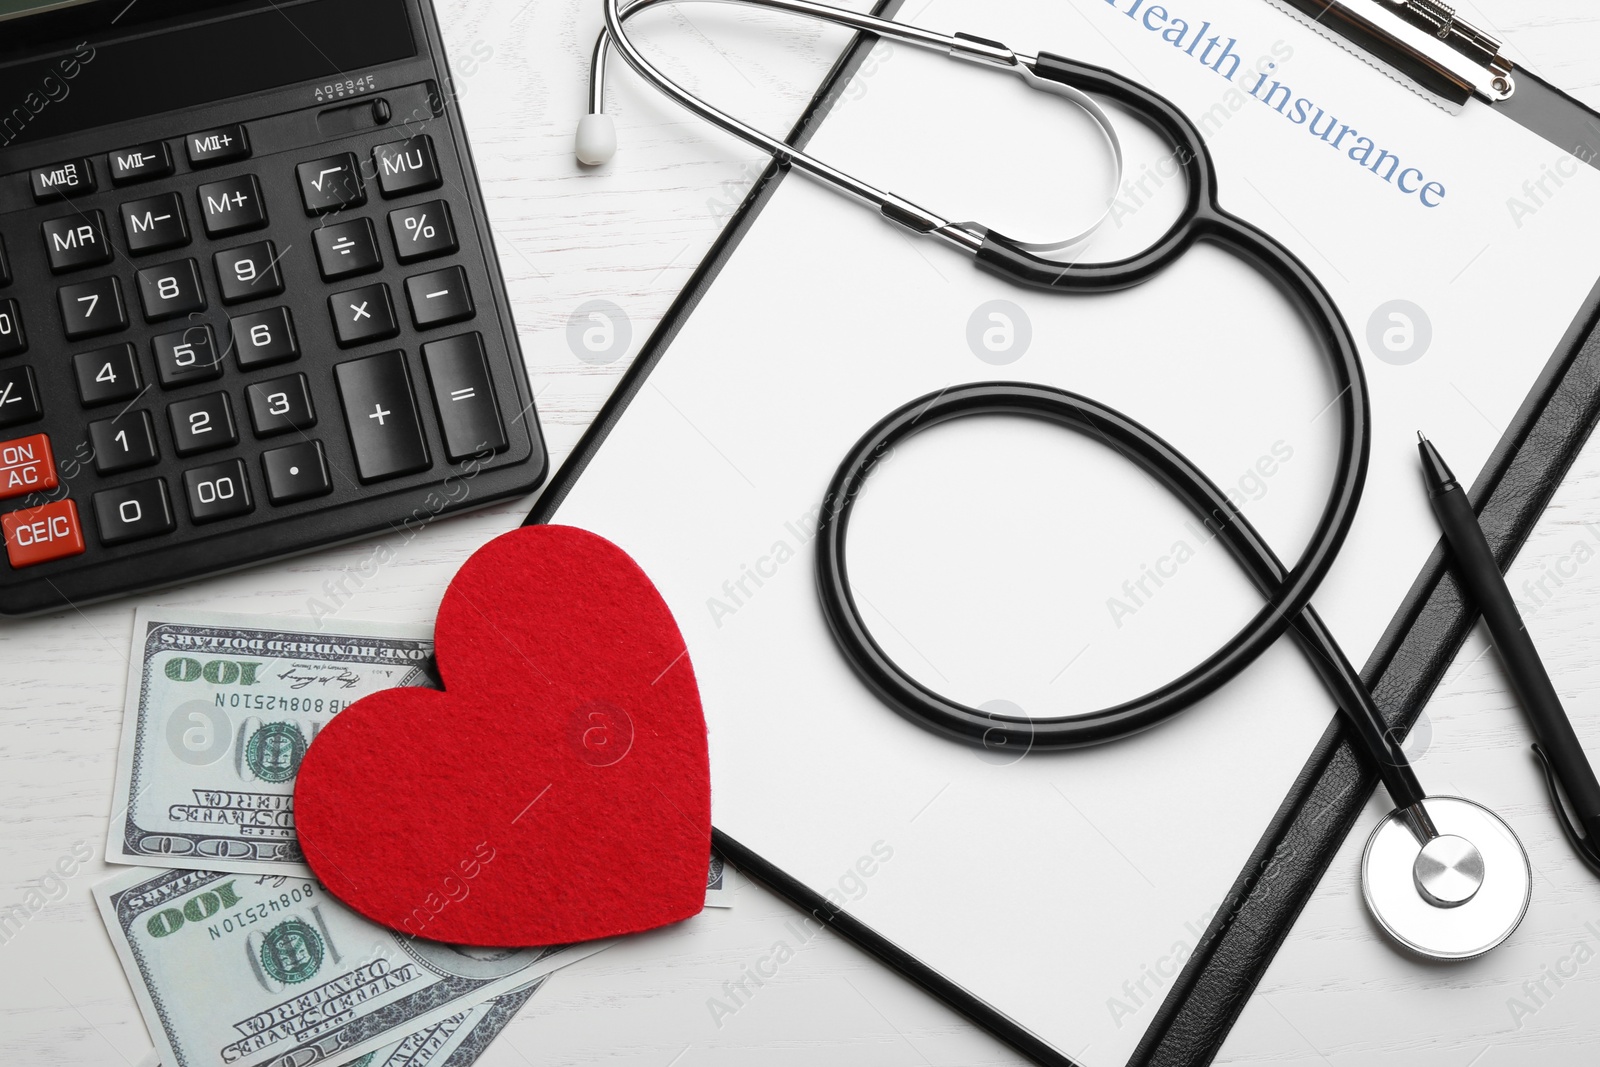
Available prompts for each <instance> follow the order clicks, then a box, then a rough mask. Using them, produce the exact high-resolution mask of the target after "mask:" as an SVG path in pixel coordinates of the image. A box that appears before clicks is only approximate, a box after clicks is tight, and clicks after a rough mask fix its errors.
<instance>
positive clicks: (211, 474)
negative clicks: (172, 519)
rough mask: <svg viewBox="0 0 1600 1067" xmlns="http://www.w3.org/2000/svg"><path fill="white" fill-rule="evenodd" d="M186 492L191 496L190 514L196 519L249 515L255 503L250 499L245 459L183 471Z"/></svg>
mask: <svg viewBox="0 0 1600 1067" xmlns="http://www.w3.org/2000/svg"><path fill="white" fill-rule="evenodd" d="M183 492H184V495H185V496H187V497H188V498H189V517H190V518H192V519H193V520H194V521H195V522H197V523H199V522H216V521H217V520H218V519H231V518H233V517H234V516H236V515H248V514H249V513H250V512H252V511H254V510H255V507H256V506H255V504H254V503H252V502H251V500H250V477H249V475H247V474H246V473H245V470H244V460H242V459H227V460H223V461H222V462H221V463H212V464H210V465H209V466H205V467H196V468H195V469H194V470H190V471H184V472H183Z"/></svg>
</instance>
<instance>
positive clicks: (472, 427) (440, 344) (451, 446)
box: [422, 333, 507, 461]
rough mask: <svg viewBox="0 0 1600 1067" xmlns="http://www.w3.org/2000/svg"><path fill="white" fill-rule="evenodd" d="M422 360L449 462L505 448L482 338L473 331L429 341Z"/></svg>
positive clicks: (504, 438) (505, 442) (504, 431)
mask: <svg viewBox="0 0 1600 1067" xmlns="http://www.w3.org/2000/svg"><path fill="white" fill-rule="evenodd" d="M422 363H423V366H425V367H426V368H427V369H428V381H429V382H430V383H431V384H432V385H433V404H434V407H435V408H436V409H437V410H438V412H439V424H440V425H441V426H443V427H444V450H445V454H446V455H448V456H449V457H450V459H451V460H452V461H459V460H463V459H466V458H467V457H468V456H481V455H483V454H484V453H486V452H501V451H504V450H505V448H506V445H507V441H506V428H505V425H504V424H503V423H501V421H500V405H499V404H498V403H496V402H495V395H494V384H493V383H492V382H491V381H490V380H489V360H488V357H486V356H485V355H484V351H483V338H481V337H479V336H478V335H477V334H475V333H468V334H462V335H461V336H460V337H448V338H446V339H444V340H443V341H430V342H428V343H427V344H425V345H423V346H422Z"/></svg>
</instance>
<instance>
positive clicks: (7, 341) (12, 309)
mask: <svg viewBox="0 0 1600 1067" xmlns="http://www.w3.org/2000/svg"><path fill="white" fill-rule="evenodd" d="M27 350H28V337H27V335H26V334H24V333H23V332H22V309H21V308H19V307H18V306H17V302H16V301H15V300H9V299H8V300H0V356H14V355H16V354H17V353H18V352H26V351H27Z"/></svg>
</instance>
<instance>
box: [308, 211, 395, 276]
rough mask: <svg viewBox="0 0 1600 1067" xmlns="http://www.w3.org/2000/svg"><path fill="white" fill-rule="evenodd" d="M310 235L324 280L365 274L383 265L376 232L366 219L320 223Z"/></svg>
mask: <svg viewBox="0 0 1600 1067" xmlns="http://www.w3.org/2000/svg"><path fill="white" fill-rule="evenodd" d="M311 238H312V241H313V242H314V243H315V244H316V246H317V267H318V269H320V270H321V271H322V277H323V280H324V281H330V282H331V281H335V280H336V279H339V278H347V277H349V276H350V275H352V274H366V273H367V272H368V271H374V270H377V269H378V268H379V267H381V266H383V256H382V255H380V254H379V252H378V237H377V234H375V233H373V231H372V223H370V222H368V221H367V220H366V219H353V220H351V221H350V222H341V223H337V224H336V225H333V226H319V227H317V230H316V232H315V233H313V234H312V235H311Z"/></svg>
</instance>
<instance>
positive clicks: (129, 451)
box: [89, 411, 160, 474]
mask: <svg viewBox="0 0 1600 1067" xmlns="http://www.w3.org/2000/svg"><path fill="white" fill-rule="evenodd" d="M89 447H91V448H93V449H94V469H95V470H97V471H99V472H100V473H101V474H115V473H117V472H118V471H127V470H133V469H134V468H135V467H148V466H149V465H150V464H152V463H154V462H155V461H156V460H157V459H159V458H160V456H159V454H158V453H157V451H156V427H155V423H154V422H152V421H151V419H150V413H149V412H148V411H124V412H123V413H122V414H121V415H118V416H117V417H116V418H114V419H101V420H100V421H98V422H91V423H90V424H89Z"/></svg>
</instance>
